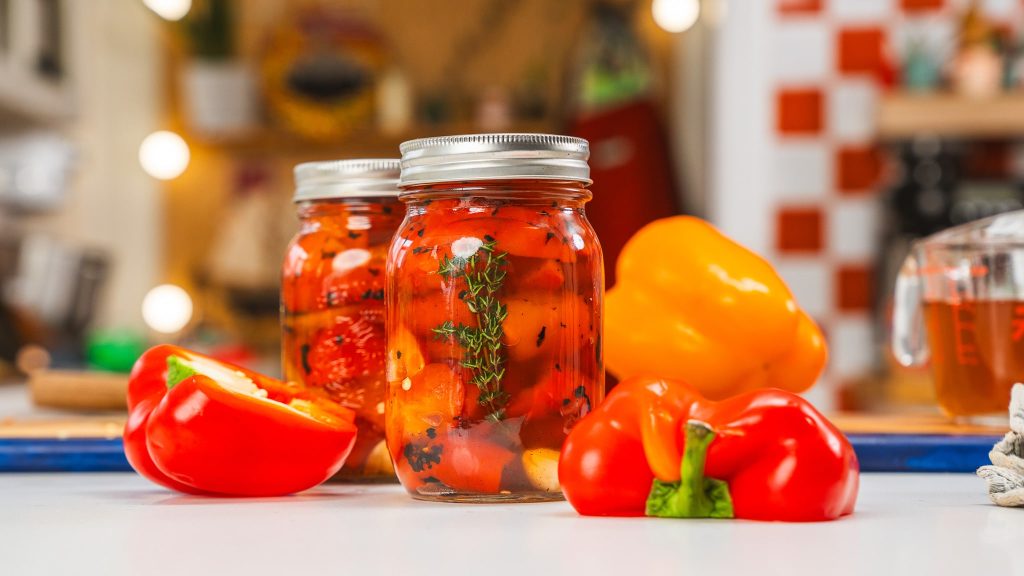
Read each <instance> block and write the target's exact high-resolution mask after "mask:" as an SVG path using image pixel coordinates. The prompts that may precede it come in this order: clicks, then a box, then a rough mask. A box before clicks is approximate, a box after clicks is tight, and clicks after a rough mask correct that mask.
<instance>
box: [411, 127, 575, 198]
mask: <svg viewBox="0 0 1024 576" xmlns="http://www.w3.org/2000/svg"><path fill="white" fill-rule="evenodd" d="M400 149H401V151H402V177H401V182H400V185H401V186H402V187H403V188H404V187H408V186H416V185H423V184H434V183H439V182H458V181H464V180H518V179H531V180H568V181H574V182H583V183H585V184H590V183H591V179H590V165H589V164H588V163H587V160H588V159H589V158H590V145H589V143H588V142H587V141H586V140H584V139H583V138H576V137H573V136H559V135H554V134H464V135H458V136H435V137H431V138H420V139H418V140H409V141H408V142H403V143H402V145H401V147H400Z"/></svg>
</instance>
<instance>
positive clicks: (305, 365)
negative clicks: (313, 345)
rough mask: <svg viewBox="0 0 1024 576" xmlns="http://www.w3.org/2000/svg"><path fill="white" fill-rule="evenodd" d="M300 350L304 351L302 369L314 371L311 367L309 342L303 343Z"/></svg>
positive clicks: (307, 371)
mask: <svg viewBox="0 0 1024 576" xmlns="http://www.w3.org/2000/svg"><path fill="white" fill-rule="evenodd" d="M300 350H301V352H302V371H303V372H305V373H306V374H309V373H310V372H312V370H311V369H310V367H309V344H303V345H302V348H301V349H300Z"/></svg>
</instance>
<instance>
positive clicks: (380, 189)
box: [293, 158, 402, 203]
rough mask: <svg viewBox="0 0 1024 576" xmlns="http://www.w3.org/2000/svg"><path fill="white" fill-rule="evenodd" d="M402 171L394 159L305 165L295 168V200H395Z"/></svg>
mask: <svg viewBox="0 0 1024 576" xmlns="http://www.w3.org/2000/svg"><path fill="white" fill-rule="evenodd" d="M401 169H402V165H401V162H400V161H399V160H396V159H393V158H368V159H360V160H330V161H328V162H305V163H303V164H299V165H298V166H296V167H295V196H294V197H293V200H294V201H295V202H296V203H298V202H308V201H311V200H335V199H339V198H384V197H395V196H397V195H398V177H399V174H400V172H401Z"/></svg>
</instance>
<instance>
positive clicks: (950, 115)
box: [876, 92, 1024, 139]
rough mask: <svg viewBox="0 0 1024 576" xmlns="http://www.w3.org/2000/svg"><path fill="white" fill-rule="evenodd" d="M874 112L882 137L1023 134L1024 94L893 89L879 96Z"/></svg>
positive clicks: (879, 134)
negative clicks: (983, 95) (978, 95)
mask: <svg viewBox="0 0 1024 576" xmlns="http://www.w3.org/2000/svg"><path fill="white" fill-rule="evenodd" d="M877 114H878V116H877V126H876V128H877V133H878V136H879V137H880V138H883V139H885V138H888V139H899V138H912V137H915V136H921V135H932V136H951V137H960V138H994V137H995V138H997V137H1003V138H1007V137H1018V136H1024V93H1008V94H1000V95H997V96H993V97H991V98H968V97H964V96H958V95H954V94H910V93H900V92H897V93H893V94H888V95H885V96H883V97H882V99H881V101H880V102H879V106H878V112H877Z"/></svg>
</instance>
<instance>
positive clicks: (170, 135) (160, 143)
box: [139, 130, 191, 180]
mask: <svg viewBox="0 0 1024 576" xmlns="http://www.w3.org/2000/svg"><path fill="white" fill-rule="evenodd" d="M190 158H191V154H190V153H189V150H188V144H186V143H185V139H184V138H182V137H181V136H178V135H177V134H175V133H174V132H168V131H167V130H160V131H157V132H153V133H152V134H150V135H149V136H146V139H145V140H143V141H142V145H141V146H139V163H140V164H142V169H143V170H145V171H146V174H149V175H150V176H152V177H153V178H157V179H159V180H172V179H174V178H177V177H178V176H181V173H182V172H184V171H185V169H186V168H188V162H189V159H190Z"/></svg>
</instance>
